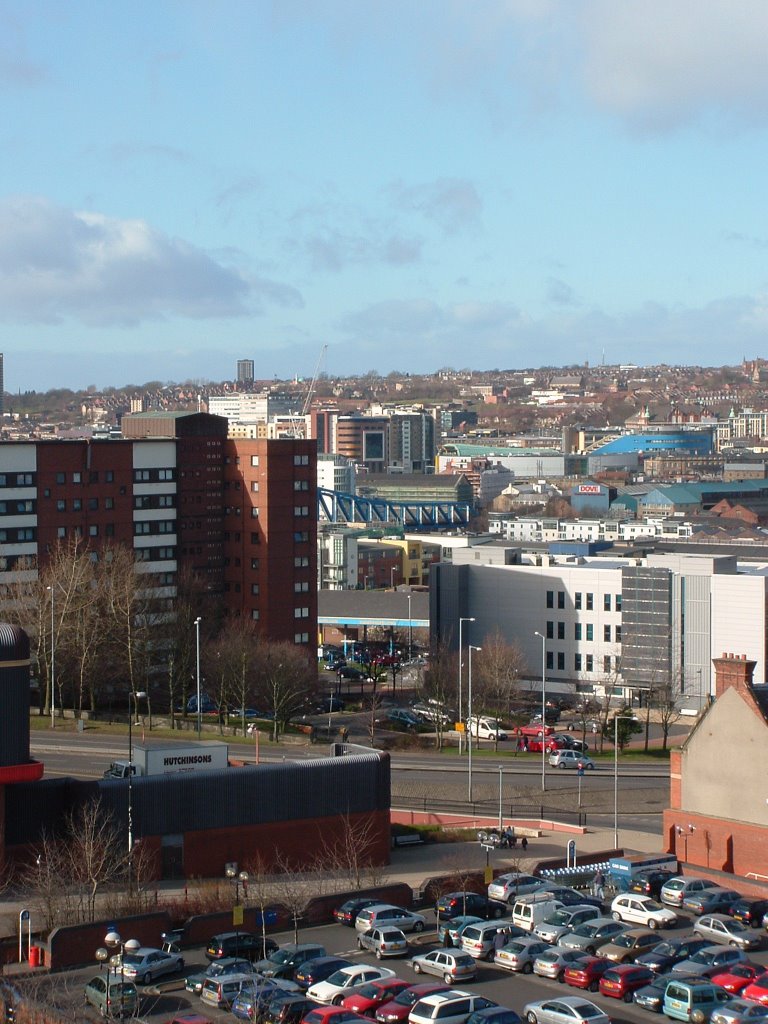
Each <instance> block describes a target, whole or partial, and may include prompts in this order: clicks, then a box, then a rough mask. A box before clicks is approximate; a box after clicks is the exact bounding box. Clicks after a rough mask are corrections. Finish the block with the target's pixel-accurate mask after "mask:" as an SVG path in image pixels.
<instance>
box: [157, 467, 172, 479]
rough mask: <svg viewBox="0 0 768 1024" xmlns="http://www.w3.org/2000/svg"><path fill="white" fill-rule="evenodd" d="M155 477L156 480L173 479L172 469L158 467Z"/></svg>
mask: <svg viewBox="0 0 768 1024" xmlns="http://www.w3.org/2000/svg"><path fill="white" fill-rule="evenodd" d="M157 479H158V480H173V470H172V469H158V471H157Z"/></svg>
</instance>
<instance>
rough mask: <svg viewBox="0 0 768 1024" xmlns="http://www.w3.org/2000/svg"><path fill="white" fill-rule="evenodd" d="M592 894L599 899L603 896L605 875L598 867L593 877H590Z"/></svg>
mask: <svg viewBox="0 0 768 1024" xmlns="http://www.w3.org/2000/svg"><path fill="white" fill-rule="evenodd" d="M592 895H593V896H596V897H597V899H599V900H602V899H604V898H605V876H604V875H603V872H602V871H601V870H600V868H598V869H597V871H596V872H595V877H594V878H593V879H592Z"/></svg>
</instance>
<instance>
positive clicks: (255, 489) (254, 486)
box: [251, 480, 259, 493]
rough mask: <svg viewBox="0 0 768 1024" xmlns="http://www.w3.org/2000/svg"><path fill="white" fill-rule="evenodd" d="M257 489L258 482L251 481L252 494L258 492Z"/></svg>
mask: <svg viewBox="0 0 768 1024" xmlns="http://www.w3.org/2000/svg"><path fill="white" fill-rule="evenodd" d="M258 489H259V481H258V480H251V490H252V491H253V492H254V493H256V492H257V491H258Z"/></svg>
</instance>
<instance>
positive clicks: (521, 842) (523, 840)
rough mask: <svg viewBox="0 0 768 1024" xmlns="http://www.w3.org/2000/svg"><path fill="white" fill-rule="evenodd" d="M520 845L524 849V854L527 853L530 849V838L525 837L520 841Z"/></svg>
mask: <svg viewBox="0 0 768 1024" xmlns="http://www.w3.org/2000/svg"><path fill="white" fill-rule="evenodd" d="M520 845H521V846H522V848H523V853H525V851H526V850H527V849H528V837H527V836H523V838H522V839H521V840H520Z"/></svg>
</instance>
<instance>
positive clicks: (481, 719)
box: [467, 715, 507, 740]
mask: <svg viewBox="0 0 768 1024" xmlns="http://www.w3.org/2000/svg"><path fill="white" fill-rule="evenodd" d="M467 729H468V730H469V732H471V733H472V735H473V736H476V737H477V738H478V739H479V740H505V739H506V738H507V734H506V733H505V732H504V729H503V728H502V725H501V722H500V721H499V720H498V718H488V717H487V716H486V715H479V716H476V715H473V716H472V717H471V718H469V719H467Z"/></svg>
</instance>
